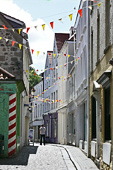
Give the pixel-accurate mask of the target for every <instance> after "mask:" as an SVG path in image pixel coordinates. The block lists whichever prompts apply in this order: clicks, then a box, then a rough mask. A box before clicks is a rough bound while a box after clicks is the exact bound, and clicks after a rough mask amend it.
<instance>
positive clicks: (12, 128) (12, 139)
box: [8, 93, 16, 156]
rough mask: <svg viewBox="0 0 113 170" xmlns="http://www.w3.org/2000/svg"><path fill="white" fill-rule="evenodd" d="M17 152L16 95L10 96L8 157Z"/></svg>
mask: <svg viewBox="0 0 113 170" xmlns="http://www.w3.org/2000/svg"><path fill="white" fill-rule="evenodd" d="M15 152H16V93H15V94H10V95H9V131H8V156H11V155H12V154H14V153H15Z"/></svg>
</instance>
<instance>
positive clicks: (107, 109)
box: [104, 86, 111, 140]
mask: <svg viewBox="0 0 113 170" xmlns="http://www.w3.org/2000/svg"><path fill="white" fill-rule="evenodd" d="M104 99H105V101H104V106H105V117H104V119H105V140H111V128H110V86H109V87H108V88H107V89H105V90H104Z"/></svg>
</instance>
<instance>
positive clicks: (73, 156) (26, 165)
mask: <svg viewBox="0 0 113 170" xmlns="http://www.w3.org/2000/svg"><path fill="white" fill-rule="evenodd" d="M23 169H24V170H90V169H91V170H98V168H97V167H96V165H95V164H94V163H93V161H92V160H91V159H89V158H87V157H86V156H85V155H84V154H83V152H82V151H81V150H80V149H79V148H76V147H74V146H67V145H55V144H46V145H45V146H44V145H42V146H40V145H39V144H36V143H35V144H34V146H33V145H30V146H26V147H23V149H22V150H21V152H20V153H19V154H18V155H17V156H16V157H15V158H9V159H8V158H6V159H0V170H23Z"/></svg>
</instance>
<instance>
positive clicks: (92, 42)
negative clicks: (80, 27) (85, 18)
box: [91, 29, 93, 71]
mask: <svg viewBox="0 0 113 170" xmlns="http://www.w3.org/2000/svg"><path fill="white" fill-rule="evenodd" d="M91 71H93V30H92V29H91Z"/></svg>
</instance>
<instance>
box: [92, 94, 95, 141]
mask: <svg viewBox="0 0 113 170" xmlns="http://www.w3.org/2000/svg"><path fill="white" fill-rule="evenodd" d="M95 138H96V99H95V98H94V97H93V96H92V139H95Z"/></svg>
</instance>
